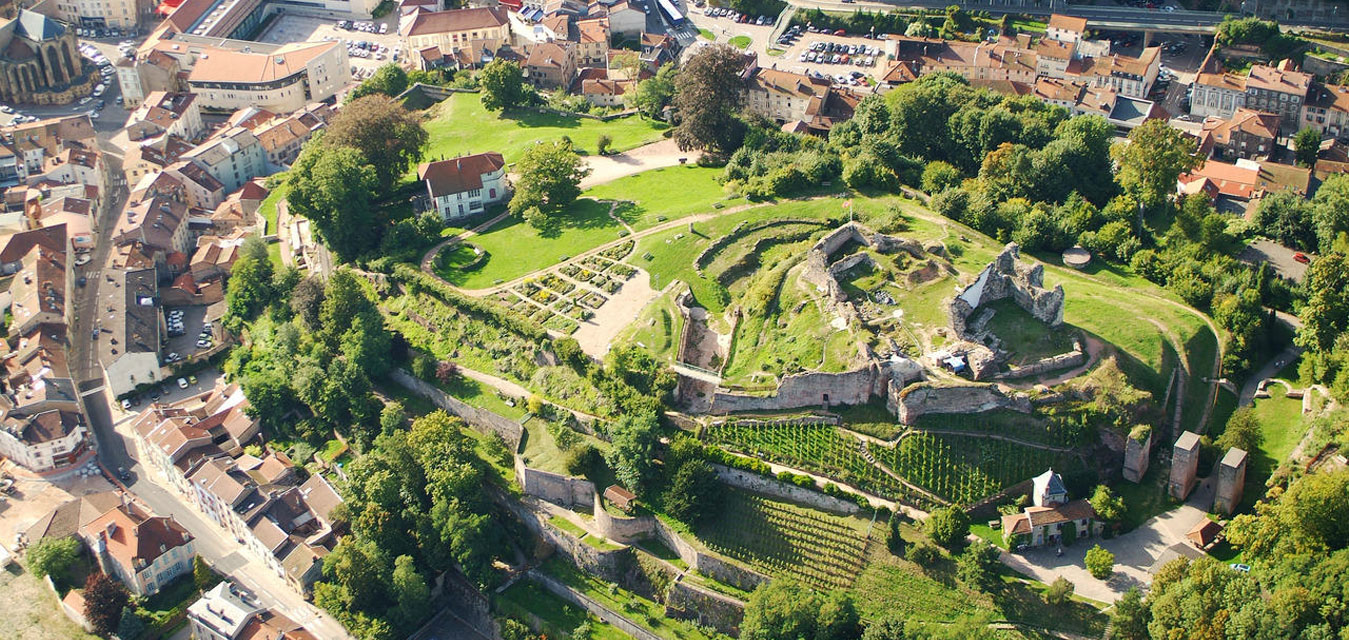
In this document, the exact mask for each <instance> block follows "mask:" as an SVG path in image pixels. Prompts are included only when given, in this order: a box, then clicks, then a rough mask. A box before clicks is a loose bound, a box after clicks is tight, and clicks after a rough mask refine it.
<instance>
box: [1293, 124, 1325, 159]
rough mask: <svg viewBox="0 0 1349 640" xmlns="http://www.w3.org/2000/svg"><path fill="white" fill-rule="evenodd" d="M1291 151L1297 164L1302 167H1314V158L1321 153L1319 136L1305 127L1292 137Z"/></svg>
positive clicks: (1313, 130)
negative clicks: (1292, 150)
mask: <svg viewBox="0 0 1349 640" xmlns="http://www.w3.org/2000/svg"><path fill="white" fill-rule="evenodd" d="M1293 149H1294V152H1295V155H1296V157H1297V163H1298V164H1299V165H1301V166H1304V167H1312V168H1315V167H1316V156H1317V155H1318V154H1319V153H1320V152H1321V134H1319V133H1317V132H1316V130H1315V129H1312V128H1311V127H1307V128H1305V129H1303V130H1301V131H1299V132H1297V134H1295V135H1294V136H1293Z"/></svg>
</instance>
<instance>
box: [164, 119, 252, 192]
mask: <svg viewBox="0 0 1349 640" xmlns="http://www.w3.org/2000/svg"><path fill="white" fill-rule="evenodd" d="M182 159H183V160H190V161H191V162H192V163H193V164H196V165H198V166H200V167H201V168H203V169H205V170H206V172H207V173H209V174H211V176H213V177H214V178H215V179H216V180H218V181H219V182H220V184H221V185H223V186H224V190H225V193H230V192H233V191H236V190H238V189H239V188H240V187H242V186H244V183H245V182H248V181H249V180H252V179H253V178H257V177H259V176H267V175H271V174H272V171H271V170H270V169H269V167H268V165H267V151H266V149H264V148H263V147H262V144H261V143H260V142H259V141H258V137H257V136H256V135H254V134H253V132H252V131H249V130H248V129H245V128H243V127H230V128H228V129H222V130H220V131H218V132H216V133H215V134H214V135H212V136H211V137H210V138H208V139H207V140H206V142H203V143H201V144H200V145H197V147H196V148H194V149H193V150H191V151H189V152H187V153H185V154H183V156H182ZM216 204H219V202H217V203H216ZM211 206H212V207H214V206H215V205H211Z"/></svg>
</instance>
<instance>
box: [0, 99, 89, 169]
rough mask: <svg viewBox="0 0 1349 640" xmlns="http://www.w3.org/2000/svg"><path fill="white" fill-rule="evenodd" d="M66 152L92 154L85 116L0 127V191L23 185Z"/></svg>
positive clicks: (87, 119)
mask: <svg viewBox="0 0 1349 640" xmlns="http://www.w3.org/2000/svg"><path fill="white" fill-rule="evenodd" d="M67 148H77V149H86V150H91V151H93V150H96V149H97V148H98V146H97V143H96V140H95V138H94V123H93V122H92V121H90V120H89V116H88V115H85V114H80V115H78V116H64V117H57V118H47V119H45V120H38V121H37V122H29V123H25V124H19V125H9V126H3V127H0V187H9V186H14V185H16V184H20V183H23V182H27V181H28V179H29V177H30V176H34V175H38V174H41V173H42V172H43V171H45V170H46V167H47V164H48V160H49V159H51V158H53V157H55V156H57V155H59V154H60V153H61V151H62V150H64V149H67Z"/></svg>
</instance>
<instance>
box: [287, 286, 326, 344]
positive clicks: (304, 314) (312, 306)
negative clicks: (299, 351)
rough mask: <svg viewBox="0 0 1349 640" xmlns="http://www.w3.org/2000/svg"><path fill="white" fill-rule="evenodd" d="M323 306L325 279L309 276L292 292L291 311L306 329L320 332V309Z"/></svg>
mask: <svg viewBox="0 0 1349 640" xmlns="http://www.w3.org/2000/svg"><path fill="white" fill-rule="evenodd" d="M322 305H323V279H322V278H320V277H318V276H309V277H308V278H305V279H304V280H301V281H300V282H298V283H296V285H295V288H294V289H292V290H291V292H290V309H291V312H293V313H294V314H295V315H296V316H297V317H298V318H300V321H302V322H304V326H305V328H306V329H308V330H310V331H318V329H319V308H320V307H321V306H322Z"/></svg>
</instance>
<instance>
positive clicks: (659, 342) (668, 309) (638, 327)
mask: <svg viewBox="0 0 1349 640" xmlns="http://www.w3.org/2000/svg"><path fill="white" fill-rule="evenodd" d="M680 290H682V288H681V289H675V290H671V291H669V292H667V293H665V294H663V295H661V296H660V297H659V298H656V299H655V300H653V301H652V302H651V304H648V305H647V306H646V308H645V309H643V310H642V315H640V316H638V318H637V321H636V322H633V323H632V324H629V325H628V326H627V328H625V329H624V330H623V332H622V333H620V334H619V336H618V337H617V338H615V339H614V344H635V345H637V346H640V347H642V348H644V349H646V350H647V351H650V352H651V354H652V355H654V356H656V358H657V359H658V360H661V361H663V362H674V358H675V355H676V354H677V353H678V352H679V338H680V336H682V335H683V332H684V316H682V315H680V314H679V310H678V309H677V308H676V307H675V302H674V301H675V297H676V296H678V295H679V291H680Z"/></svg>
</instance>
